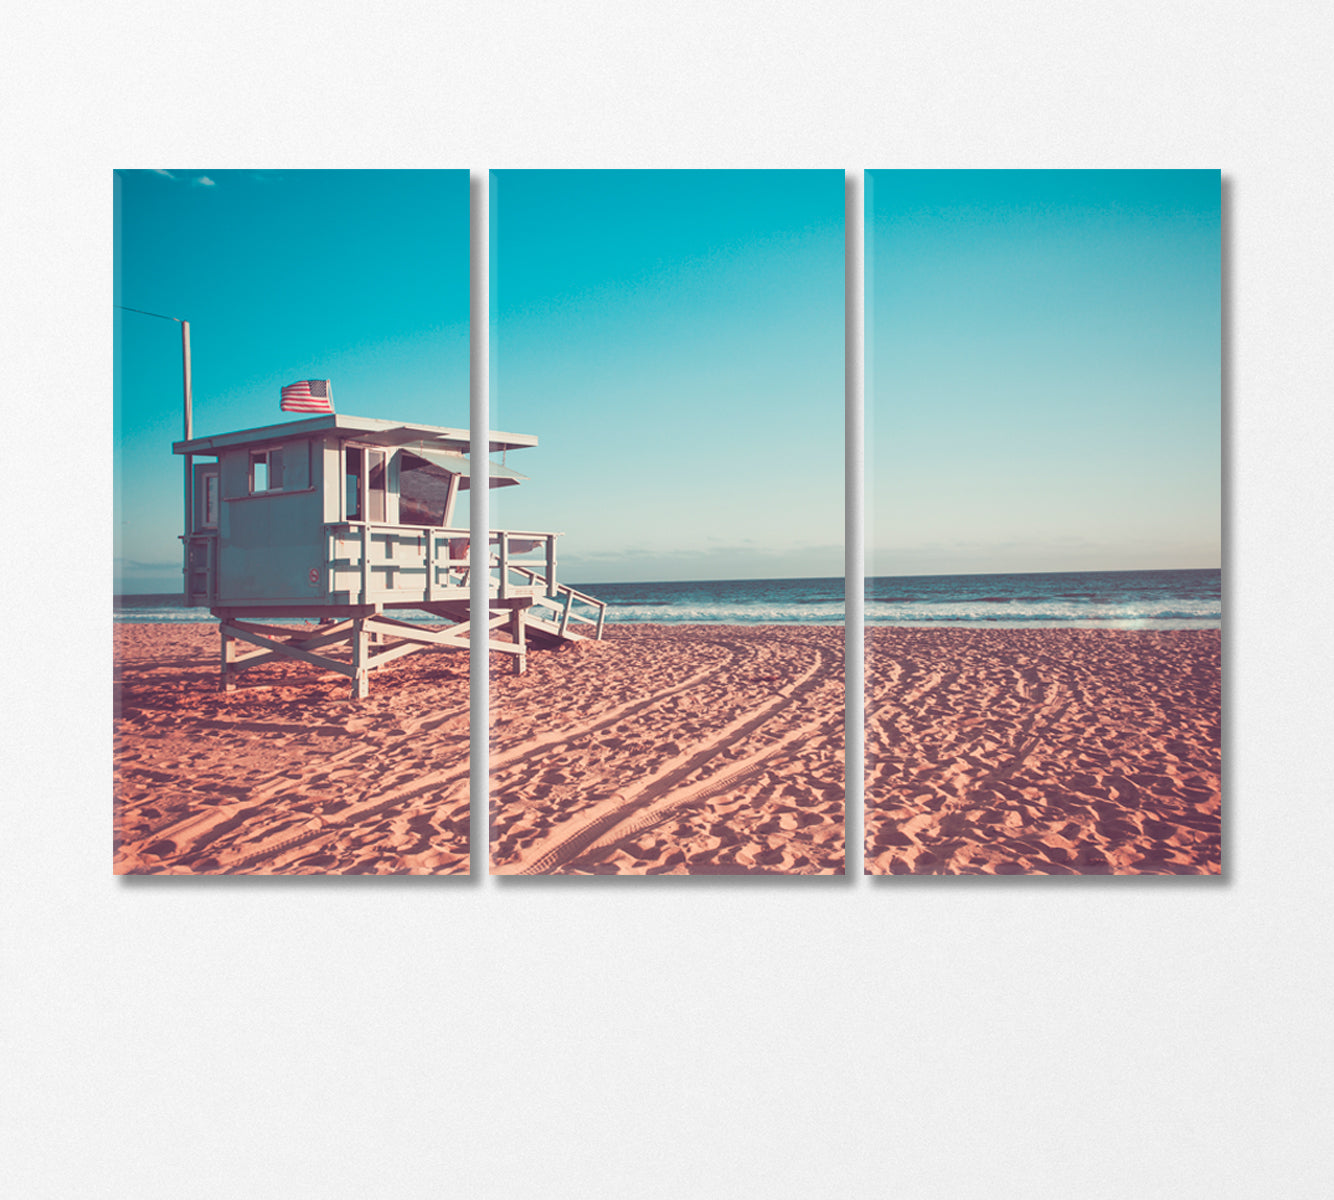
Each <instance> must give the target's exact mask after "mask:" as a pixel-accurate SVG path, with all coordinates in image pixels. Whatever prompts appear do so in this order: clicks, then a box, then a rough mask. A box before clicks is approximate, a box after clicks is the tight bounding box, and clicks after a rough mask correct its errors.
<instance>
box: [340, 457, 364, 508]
mask: <svg viewBox="0 0 1334 1200" xmlns="http://www.w3.org/2000/svg"><path fill="white" fill-rule="evenodd" d="M345 461H346V466H345V467H344V469H343V489H344V494H345V496H346V504H345V505H344V509H345V510H346V512H347V520H349V521H360V520H361V451H360V450H359V449H358V448H357V447H356V446H349V447H348V448H347V456H346V460H345Z"/></svg>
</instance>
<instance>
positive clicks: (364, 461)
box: [343, 446, 386, 522]
mask: <svg viewBox="0 0 1334 1200" xmlns="http://www.w3.org/2000/svg"><path fill="white" fill-rule="evenodd" d="M343 462H344V467H343V495H344V509H345V510H346V512H347V516H346V518H345V520H348V521H377V522H383V521H384V514H385V482H386V480H385V474H386V472H385V453H384V451H383V450H363V449H361V447H360V446H348V447H347V450H346V452H345V457H344V459H343ZM363 497H365V500H364V501H363Z"/></svg>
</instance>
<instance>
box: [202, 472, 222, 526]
mask: <svg viewBox="0 0 1334 1200" xmlns="http://www.w3.org/2000/svg"><path fill="white" fill-rule="evenodd" d="M200 523H201V524H202V525H203V526H204V528H205V529H216V528H217V527H218V473H217V472H216V471H210V472H209V473H208V474H206V475H205V476H204V519H203V521H202V522H200Z"/></svg>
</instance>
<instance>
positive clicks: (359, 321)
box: [111, 170, 468, 592]
mask: <svg viewBox="0 0 1334 1200" xmlns="http://www.w3.org/2000/svg"><path fill="white" fill-rule="evenodd" d="M114 303H116V304H124V305H128V306H130V307H132V308H141V309H148V310H150V311H152V312H157V313H165V314H167V315H169V316H175V317H183V318H185V319H186V320H188V321H189V322H190V340H191V348H192V358H193V382H194V431H195V434H196V435H197V436H203V435H206V434H213V433H223V432H226V431H228V430H233V429H246V428H250V427H252V426H257V425H267V424H274V423H277V422H279V421H285V420H293V419H295V417H294V415H293V414H290V413H283V412H281V411H280V409H279V407H278V400H279V396H278V393H279V389H280V388H281V387H282V385H283V384H287V383H293V382H295V381H296V380H299V379H331V380H332V381H333V395H334V405H335V407H336V409H337V410H338V411H339V412H344V413H349V414H352V415H356V416H371V417H392V418H395V419H401V420H405V421H420V422H424V423H427V424H434V425H450V426H457V427H460V428H466V427H467V424H468V173H467V171H213V170H172V171H171V172H170V173H161V172H155V171H118V172H116V174H115V298H114ZM111 315H112V316H113V319H114V320H115V330H116V341H115V345H116V364H115V368H116V369H115V401H116V498H115V499H116V503H115V520H116V588H117V591H124V592H169V591H177V590H179V589H180V586H181V572H180V567H181V549H180V543H179V541H178V540H177V538H178V536H179V534H180V533H181V522H182V512H181V486H182V485H181V460H180V458H179V457H177V456H176V455H173V454H172V453H171V443H172V442H173V441H178V440H179V439H180V438H181V435H182V417H181V353H180V327H179V326H178V325H176V324H175V323H173V322H169V321H162V320H156V319H154V318H152V317H145V316H139V315H137V314H135V313H126V312H120V311H118V310H114V309H113V310H112V314H111Z"/></svg>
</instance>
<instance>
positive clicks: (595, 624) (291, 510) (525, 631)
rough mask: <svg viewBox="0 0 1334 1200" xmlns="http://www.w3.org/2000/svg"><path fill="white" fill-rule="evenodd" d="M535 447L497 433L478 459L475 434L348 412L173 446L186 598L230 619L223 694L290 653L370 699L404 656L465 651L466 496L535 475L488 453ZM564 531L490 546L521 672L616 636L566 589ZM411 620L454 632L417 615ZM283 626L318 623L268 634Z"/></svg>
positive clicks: (507, 646)
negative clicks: (545, 653)
mask: <svg viewBox="0 0 1334 1200" xmlns="http://www.w3.org/2000/svg"><path fill="white" fill-rule="evenodd" d="M187 386H188V385H187ZM535 445H537V438H535V437H532V436H530V435H527V434H517V433H492V434H490V435H489V437H488V458H487V459H486V462H485V463H484V464H477V463H474V462H473V461H472V460H471V459H470V457H469V453H468V451H469V437H468V431H467V430H464V429H444V428H438V427H436V426H431V425H405V424H401V423H399V422H396V421H385V420H376V419H372V418H368V417H353V416H345V415H344V414H342V413H327V414H320V415H318V416H313V417H309V418H305V419H302V420H297V421H289V422H284V423H283V424H279V425H267V426H264V427H262V428H258V429H242V430H238V431H237V432H235V433H223V434H218V435H216V436H213V437H202V438H190V439H188V440H186V441H182V442H176V443H174V444H173V446H172V449H173V451H175V453H177V454H182V455H185V456H186V460H185V461H186V479H187V481H188V482H187V489H186V490H187V498H186V506H185V507H186V530H185V534H184V536H183V538H182V541H183V542H184V544H185V568H184V569H185V603H186V605H187V606H191V607H194V606H200V607H207V608H209V609H210V610H211V611H212V613H213V615H214V616H215V617H217V618H218V621H219V622H220V631H221V638H222V646H221V656H222V657H221V678H220V683H221V686H222V688H223V689H224V690H226V691H232V690H234V689H235V687H236V673H237V672H238V671H240V670H242V669H244V668H246V667H252V666H258V665H259V664H261V663H266V662H272V661H273V660H275V659H278V658H292V659H298V660H300V661H302V662H307V663H311V664H313V665H315V666H317V667H320V668H323V669H325V670H329V671H336V672H338V673H340V674H342V675H346V676H347V677H349V678H350V679H351V681H352V693H353V695H354V696H356V697H358V698H361V697H364V696H365V695H366V694H367V692H368V690H369V684H370V672H371V671H373V670H375V669H376V668H377V667H380V666H383V665H384V664H386V663H388V662H391V661H393V660H394V659H396V658H400V657H402V656H403V655H405V654H411V653H413V652H414V651H417V650H423V649H430V648H442V649H449V648H453V649H462V650H466V649H467V648H468V637H469V629H470V622H469V610H468V597H469V584H470V575H471V569H472V568H471V561H472V560H473V557H474V556H473V555H472V553H471V551H472V549H473V547H472V541H473V538H472V534H471V532H470V530H469V529H468V528H467V527H466V525H464V526H456V525H455V522H454V515H455V511H456V509H457V502H458V498H459V494H460V493H461V492H463V491H466V490H467V489H468V488H469V487H470V486H473V485H474V483H475V476H476V475H478V474H482V475H485V477H486V478H487V480H488V483H489V486H491V487H505V486H511V485H514V484H518V483H519V482H521V481H522V480H523V479H524V476H522V475H519V474H517V473H516V472H514V471H511V470H509V469H508V468H506V467H505V466H502V465H500V464H498V463H495V462H492V461H491V460H490V458H489V454H491V453H495V452H498V451H507V450H517V449H521V448H523V447H528V446H535ZM199 460H203V461H199ZM463 511H464V512H465V513H466V511H467V510H466V507H465V509H464V510H463ZM558 536H560V535H559V534H556V533H531V532H524V531H517V530H506V529H492V530H490V531H488V533H487V535H486V537H487V553H486V556H485V562H486V564H487V586H488V595H489V608H488V635H487V645H488V647H489V648H490V649H491V650H494V651H498V652H500V653H504V654H509V655H512V656H513V658H514V666H515V670H516V672H521V671H523V669H524V667H525V665H526V661H527V659H526V656H527V650H528V646H529V644H530V643H532V644H536V645H558V644H560V643H562V642H569V641H579V640H582V639H584V638H588V637H591V638H598V639H600V638H601V636H602V626H603V621H604V619H605V616H606V605H605V604H603V603H602V602H601V601H599V600H596V599H594V598H593V597H592V596H588V595H585V594H584V593H583V592H579V591H576V590H575V589H574V588H571V587H567V586H566V585H565V584H562V583H558V582H557V580H556V538H557V537H558ZM406 610H418V611H422V612H425V613H428V614H430V615H431V616H433V617H437V618H439V619H440V620H441V621H443V622H444V623H445V625H444V628H439V629H434V628H430V627H429V626H426V625H423V624H414V623H413V622H411V621H407V620H404V619H403V615H404V613H405V611H406ZM279 618H300V619H303V620H305V621H307V622H309V621H317V622H319V624H318V626H317V627H316V628H314V629H294V628H293V627H292V626H290V625H288V626H283V625H275V624H266V623H264V622H265V621H266V620H267V621H270V622H271V621H273V620H275V619H279ZM502 635H503V636H502ZM250 647H254V649H250Z"/></svg>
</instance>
